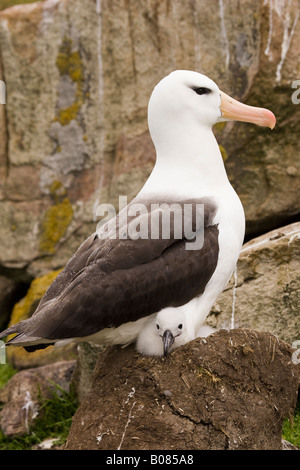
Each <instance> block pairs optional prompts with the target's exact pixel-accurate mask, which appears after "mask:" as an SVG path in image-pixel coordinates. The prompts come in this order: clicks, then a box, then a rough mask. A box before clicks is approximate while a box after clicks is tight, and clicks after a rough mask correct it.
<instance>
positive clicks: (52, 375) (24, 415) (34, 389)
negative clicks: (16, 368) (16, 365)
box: [0, 361, 75, 437]
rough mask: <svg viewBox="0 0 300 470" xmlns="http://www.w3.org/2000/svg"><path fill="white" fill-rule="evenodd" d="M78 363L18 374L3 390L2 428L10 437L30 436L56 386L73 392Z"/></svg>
mask: <svg viewBox="0 0 300 470" xmlns="http://www.w3.org/2000/svg"><path fill="white" fill-rule="evenodd" d="M74 367H75V361H61V362H55V363H52V364H49V365H46V366H41V367H36V368H32V369H26V370H22V371H20V372H18V373H16V374H15V375H14V376H13V377H12V378H11V379H10V380H9V382H8V383H7V384H6V385H5V386H4V387H3V388H2V389H1V390H0V402H2V403H4V406H3V408H2V409H1V411H0V427H1V431H2V432H3V434H5V435H6V436H8V437H14V436H19V435H23V434H27V433H28V432H29V431H30V427H31V426H32V423H33V422H34V420H35V418H36V417H37V416H38V415H39V412H40V408H39V407H40V402H41V400H42V399H46V398H51V397H52V396H53V393H54V391H55V385H58V386H59V387H60V388H62V389H63V390H65V391H66V392H69V390H70V383H71V378H72V373H73V370H74Z"/></svg>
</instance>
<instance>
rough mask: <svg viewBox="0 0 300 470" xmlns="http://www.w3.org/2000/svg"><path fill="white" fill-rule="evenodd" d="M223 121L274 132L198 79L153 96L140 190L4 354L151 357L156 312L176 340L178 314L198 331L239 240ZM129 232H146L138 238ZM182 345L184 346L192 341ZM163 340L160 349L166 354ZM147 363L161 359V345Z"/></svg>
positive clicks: (270, 119) (164, 85)
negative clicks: (124, 351) (18, 350)
mask: <svg viewBox="0 0 300 470" xmlns="http://www.w3.org/2000/svg"><path fill="white" fill-rule="evenodd" d="M227 120H237V121H243V122H249V123H253V124H256V125H259V126H267V127H270V128H271V129H272V128H273V127H274V126H275V122H276V119H275V116H274V114H273V113H272V112H271V111H269V110H267V109H264V108H257V107H253V106H248V105H245V104H242V103H240V102H238V101H236V100H235V99H233V98H231V97H230V96H228V95H226V94H225V93H224V92H222V91H220V89H219V88H218V86H217V85H216V84H215V82H214V81H213V80H211V79H209V78H208V77H206V76H205V75H202V74H200V73H198V72H194V71H188V70H177V71H174V72H172V73H170V74H169V75H168V76H166V77H165V78H163V79H162V80H161V81H160V82H159V83H158V84H157V85H156V86H155V88H154V90H153V92H152V94H151V97H150V100H149V105H148V125H149V131H150V135H151V138H152V140H153V143H154V146H155V150H156V163H155V165H154V168H153V170H152V173H151V174H150V176H149V178H148V180H147V181H146V183H145V184H144V186H143V188H142V189H141V191H140V192H139V193H138V195H137V196H136V197H135V198H134V199H133V201H131V202H130V203H129V204H128V206H126V207H125V208H124V209H122V210H121V211H120V212H119V214H118V215H117V216H115V217H114V218H112V219H111V220H109V221H108V222H106V224H104V225H102V226H101V227H100V228H97V230H96V231H95V233H93V234H92V235H91V236H89V237H88V238H87V239H86V240H85V241H84V242H83V243H82V245H81V246H80V247H79V248H78V250H77V252H76V253H75V254H74V255H73V256H72V257H71V259H70V260H69V262H68V263H67V264H66V266H65V268H64V269H63V271H62V272H61V273H60V274H59V275H58V276H57V278H56V279H55V280H54V282H53V283H52V284H51V285H50V287H49V288H48V290H47V291H46V293H45V295H44V296H43V298H42V299H41V300H40V303H39V305H38V307H37V309H36V311H35V312H34V314H33V315H32V316H31V317H30V318H29V319H26V320H23V321H20V322H19V323H17V324H15V325H13V326H11V327H9V328H7V329H6V330H5V331H3V332H2V333H1V334H0V338H2V337H5V336H7V335H11V334H15V336H14V337H12V338H11V339H9V341H8V342H7V343H6V345H15V346H22V347H24V348H25V349H26V350H27V351H34V350H36V349H41V348H44V347H47V346H49V345H52V344H58V345H59V344H63V343H65V342H68V341H75V342H81V341H88V342H94V343H98V344H104V345H117V344H118V345H127V344H129V343H132V342H135V341H136V340H137V338H138V337H139V348H140V351H142V352H143V353H144V354H147V353H150V354H151V353H152V351H150V350H148V349H147V344H149V339H148V340H147V341H145V347H141V341H142V338H143V337H145V334H146V333H147V331H148V330H149V322H150V324H151V322H152V323H153V324H156V323H155V322H156V317H157V315H159V312H161V311H165V312H166V311H167V314H166V313H164V314H163V315H167V317H168V318H169V319H171V320H172V322H173V323H174V322H175V326H177V327H178V331H177V333H179V332H180V324H181V322H179V323H178V316H179V318H180V314H183V313H182V312H184V315H185V318H188V324H189V325H191V326H192V331H198V330H199V328H200V327H201V325H203V323H204V321H205V318H206V317H207V315H208V313H209V311H210V309H211V307H212V305H213V303H214V302H215V300H216V299H217V298H218V296H219V295H220V293H221V292H222V291H223V290H224V288H225V286H226V284H227V283H228V281H229V279H230V277H231V275H232V273H233V271H234V268H235V266H236V263H237V260H238V257H239V253H240V250H241V247H242V244H243V240H244V232H245V216H244V211H243V207H242V204H241V201H240V199H239V197H238V196H237V194H236V192H235V191H234V189H233V187H232V185H231V184H230V182H229V180H228V177H227V174H226V171H225V167H224V163H223V159H222V156H221V153H220V149H219V146H218V143H217V141H216V139H215V137H214V134H213V131H212V127H213V125H214V124H216V123H218V122H222V121H227ZM137 208H138V209H139V210H137ZM168 208H172V214H171V215H170V214H169V220H170V221H171V222H173V225H172V224H171V223H170V227H169V233H168V236H164V233H163V229H164V227H162V226H161V224H160V222H157V221H159V220H161V219H160V218H159V217H157V215H158V214H160V216H162V215H164V212H165V211H166V209H168ZM184 208H188V209H189V210H186V213H187V214H185V213H184ZM198 209H199V210H198ZM182 214H183V217H182V218H181V219H180V220H181V222H180V223H179V228H180V227H181V228H182V225H183V221H184V222H188V223H187V224H186V225H187V226H188V229H187V230H181V232H180V230H178V224H177V229H176V227H175V225H176V224H175V222H176V220H177V219H178V217H177V216H179V215H181V216H182ZM199 214H200V215H199ZM198 216H199V217H198ZM152 220H155V221H156V225H155V223H154V222H153V224H152ZM149 221H151V223H150V224H149ZM151 224H152V225H151ZM180 224H181V225H180ZM171 225H172V227H171ZM138 226H139V227H144V228H145V227H147V228H146V229H145V230H144V231H143V236H139V232H138V230H137V227H138ZM150 226H151V230H150V228H149V227H150ZM132 227H135V228H136V230H135V231H134V230H131V229H132ZM153 227H154V228H153ZM184 228H185V227H184ZM175 229H176V230H175ZM145 231H146V235H147V236H145ZM116 233H117V234H118V236H116ZM131 233H133V235H132V236H130V234H131ZM153 234H154V235H153ZM199 234H201V236H200V235H199ZM198 235H199V237H198ZM158 324H159V323H158ZM185 326H186V325H185ZM156 328H157V327H156ZM144 331H145V334H144V333H143V332H144ZM186 331H189V328H187V330H186ZM177 333H175V334H177ZM149 334H150V333H149ZM166 336H168V334H167V333H166V334H165V336H164V338H166ZM184 336H185V339H184V341H185V342H186V341H189V340H190V339H192V338H193V334H192V335H190V334H186V335H184ZM184 336H182V338H184ZM170 338H171V337H170V335H169V336H168V341H166V339H164V340H163V341H166V342H167V343H168V345H169V346H170V345H171V339H170ZM179 338H180V337H179V336H178V339H177V344H179V343H180V341H179ZM160 341H161V340H160ZM150 344H151V341H150ZM149 348H150V346H149ZM153 354H156V355H162V354H163V348H162V346H161V344H159V345H158V346H157V349H156V350H155V351H154V352H153Z"/></svg>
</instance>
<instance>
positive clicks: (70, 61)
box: [55, 37, 84, 126]
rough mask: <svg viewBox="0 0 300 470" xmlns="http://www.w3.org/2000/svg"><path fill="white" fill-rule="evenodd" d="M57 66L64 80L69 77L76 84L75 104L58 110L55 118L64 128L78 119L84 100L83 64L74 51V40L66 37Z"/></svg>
mask: <svg viewBox="0 0 300 470" xmlns="http://www.w3.org/2000/svg"><path fill="white" fill-rule="evenodd" d="M56 66H57V68H58V70H59V73H60V75H61V77H62V79H64V78H65V77H66V76H68V77H70V79H71V80H72V82H74V83H75V84H76V92H75V96H74V102H73V103H72V104H71V105H70V106H68V107H67V108H64V109H58V114H57V116H56V117H55V120H56V121H58V122H60V124H61V125H62V126H65V125H67V124H69V122H70V121H72V120H73V119H76V118H77V116H78V113H79V111H80V108H81V106H82V104H83V100H84V93H83V83H84V72H83V64H82V60H81V57H80V53H79V51H78V50H76V51H73V50H72V40H71V39H70V38H67V37H64V39H63V41H62V45H61V48H60V51H59V53H58V55H57V59H56Z"/></svg>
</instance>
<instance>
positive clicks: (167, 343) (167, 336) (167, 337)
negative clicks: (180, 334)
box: [163, 330, 175, 357]
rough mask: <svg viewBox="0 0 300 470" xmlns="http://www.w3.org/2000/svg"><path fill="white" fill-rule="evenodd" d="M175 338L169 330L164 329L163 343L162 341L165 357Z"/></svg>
mask: <svg viewBox="0 0 300 470" xmlns="http://www.w3.org/2000/svg"><path fill="white" fill-rule="evenodd" d="M174 341H175V338H174V336H173V333H172V332H171V331H170V330H166V331H165V332H164V334H163V343H164V356H165V357H167V355H168V354H169V352H170V348H171V346H172V344H173V343H174Z"/></svg>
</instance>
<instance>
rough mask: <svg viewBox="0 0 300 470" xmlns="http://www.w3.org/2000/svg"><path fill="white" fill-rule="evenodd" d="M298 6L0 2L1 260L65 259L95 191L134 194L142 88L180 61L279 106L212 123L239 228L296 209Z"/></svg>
mask: <svg viewBox="0 0 300 470" xmlns="http://www.w3.org/2000/svg"><path fill="white" fill-rule="evenodd" d="M298 16H299V5H298V2H297V0H293V1H291V2H275V3H274V2H271V1H266V2H262V1H261V0H255V1H251V2H250V1H247V0H243V1H242V2H238V1H237V0H230V1H229V2H223V1H218V0H213V1H212V2H210V3H207V2H203V1H193V2H189V3H188V5H186V4H185V3H184V2H180V1H177V0H175V1H172V2H167V1H166V2H161V1H157V0H150V1H148V2H138V1H136V0H131V1H125V0H124V1H120V0H111V1H103V0H102V1H100V0H97V1H96V2H95V1H93V0H84V1H79V0H72V1H70V0H60V1H58V0H47V1H44V2H38V3H33V4H28V5H21V6H15V7H12V8H8V9H6V10H4V11H2V12H1V13H0V43H1V55H0V78H1V79H3V80H4V81H5V83H6V86H7V103H6V105H1V110H0V129H1V131H0V132H1V139H0V141H1V144H0V145H1V146H0V172H1V190H0V196H1V200H0V216H1V220H2V224H1V227H0V239H1V245H0V265H1V266H2V268H5V269H8V270H9V275H10V276H16V275H17V274H19V276H21V277H22V276H23V277H25V278H26V279H29V278H33V277H36V276H37V275H41V274H44V273H45V272H47V271H49V270H52V269H57V268H60V267H62V266H63V265H64V263H65V262H66V261H67V260H68V258H69V257H70V256H71V254H72V253H73V252H74V251H75V249H76V248H77V246H78V245H79V243H80V242H81V241H82V240H83V239H84V238H85V237H86V236H87V235H88V234H90V233H91V232H92V231H93V230H94V229H95V226H96V222H97V216H96V208H97V205H98V204H99V203H100V202H110V203H113V204H117V202H118V196H119V195H126V196H127V197H128V199H130V198H132V197H133V196H134V195H135V194H136V192H137V191H138V189H139V188H140V187H141V186H142V184H143V182H144V181H145V179H146V178H147V176H148V174H149V173H150V171H151V168H152V167H153V164H154V159H155V155H154V149H153V146H152V143H151V140H150V137H149V134H148V130H147V103H148V99H149V96H150V94H151V91H152V89H153V87H154V85H155V84H156V83H157V81H159V80H160V79H161V78H162V77H163V76H164V75H166V74H168V73H169V72H170V71H172V70H174V69H177V68H186V69H193V70H198V71H201V72H203V73H205V74H207V75H209V76H210V77H211V78H213V79H214V80H215V81H216V82H217V83H218V84H219V86H220V88H221V89H223V90H224V91H225V92H227V93H229V94H231V95H233V96H235V97H236V98H237V99H240V100H242V101H244V102H247V103H249V104H253V105H261V106H265V107H268V108H270V109H271V110H272V111H273V112H274V113H275V114H276V116H277V126H276V128H275V130H273V131H272V132H271V131H269V130H266V129H260V128H256V127H255V126H251V125H247V124H241V123H227V124H225V125H223V126H219V127H218V128H216V134H217V138H218V140H219V143H220V145H221V149H222V153H223V156H224V160H225V164H226V167H227V171H228V174H229V178H230V180H231V182H232V184H233V185H234V187H235V188H236V190H237V192H238V194H239V195H240V197H241V200H242V202H243V204H244V207H245V211H246V217H247V234H248V236H253V235H256V234H260V233H262V232H263V231H267V230H269V229H273V228H276V227H278V226H280V225H281V224H285V223H286V222H290V221H291V220H292V219H293V218H294V217H296V216H297V215H298V214H299V212H300V210H299V200H300V197H299V191H300V190H299V184H298V183H299V172H300V168H299V159H298V158H297V154H298V153H299V145H300V144H299V139H298V135H297V132H296V128H297V123H298V122H299V119H298V117H299V109H300V108H299V106H297V105H296V104H294V103H293V102H292V99H291V98H292V94H293V92H294V91H295V90H293V89H292V83H293V81H294V80H296V79H297V76H298V75H297V74H299V66H300V59H299V57H300V54H299V52H300V51H299V47H300V46H299V44H300V41H299V34H300V21H298ZM297 116H298V117H297Z"/></svg>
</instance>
